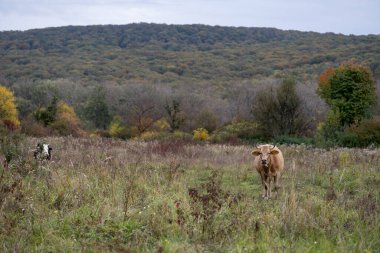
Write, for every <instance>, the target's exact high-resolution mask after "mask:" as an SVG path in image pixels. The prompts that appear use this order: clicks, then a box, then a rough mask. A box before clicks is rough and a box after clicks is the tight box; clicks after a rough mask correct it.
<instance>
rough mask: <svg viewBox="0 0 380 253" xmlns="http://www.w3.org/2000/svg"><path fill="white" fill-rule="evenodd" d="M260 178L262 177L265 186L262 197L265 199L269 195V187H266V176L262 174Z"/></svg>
mask: <svg viewBox="0 0 380 253" xmlns="http://www.w3.org/2000/svg"><path fill="white" fill-rule="evenodd" d="M260 176H261V183H262V185H263V195H262V197H263V198H265V197H266V195H267V185H266V182H265V176H264V174H263V173H260Z"/></svg>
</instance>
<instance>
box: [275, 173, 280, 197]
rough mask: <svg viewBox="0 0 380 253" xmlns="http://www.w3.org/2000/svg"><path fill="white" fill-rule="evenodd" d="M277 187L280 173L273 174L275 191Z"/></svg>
mask: <svg viewBox="0 0 380 253" xmlns="http://www.w3.org/2000/svg"><path fill="white" fill-rule="evenodd" d="M279 189H280V175H279V174H277V175H276V176H274V190H275V191H276V193H277V192H278V190H279Z"/></svg>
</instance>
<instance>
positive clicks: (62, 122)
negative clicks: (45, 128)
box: [51, 100, 85, 136]
mask: <svg viewBox="0 0 380 253" xmlns="http://www.w3.org/2000/svg"><path fill="white" fill-rule="evenodd" d="M51 128H53V129H55V130H57V131H58V133H59V134H61V135H70V134H71V135H73V136H83V135H84V134H85V132H84V131H83V130H82V129H81V127H80V120H79V118H78V116H77V115H76V113H75V111H74V109H73V108H72V107H71V106H70V105H68V104H67V103H66V102H64V101H62V100H61V101H59V102H58V105H57V116H56V120H55V121H54V122H53V123H52V124H51Z"/></svg>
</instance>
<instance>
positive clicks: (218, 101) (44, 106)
mask: <svg viewBox="0 0 380 253" xmlns="http://www.w3.org/2000/svg"><path fill="white" fill-rule="evenodd" d="M10 90H13V92H14V93H13V94H12V92H11V91H10ZM0 92H1V93H2V94H3V95H2V100H1V101H0V104H2V105H1V107H0V108H1V109H0V112H1V113H0V119H1V125H3V127H6V128H9V129H12V130H15V129H19V128H20V126H21V131H23V132H24V133H26V134H29V135H35V136H46V135H74V136H90V135H97V136H103V137H113V138H122V139H128V138H141V139H159V138H184V139H193V138H195V139H198V140H209V141H214V142H233V141H252V142H259V141H278V142H288V143H301V142H308V143H314V144H318V145H321V146H334V145H342V146H367V145H370V144H375V145H377V144H379V143H380V141H379V138H380V120H379V117H378V116H376V115H378V105H377V101H378V100H377V96H376V82H375V80H374V78H373V76H372V73H371V71H370V69H368V68H367V67H364V66H362V65H358V64H354V63H350V62H348V63H344V64H341V65H340V66H339V67H337V68H328V69H326V70H325V71H324V72H323V73H322V74H321V75H320V77H319V81H318V83H302V82H300V81H297V80H296V79H295V78H294V77H293V76H290V75H288V76H284V77H283V78H281V79H267V80H261V81H256V83H239V84H235V85H230V86H227V87H215V86H207V85H204V86H202V85H199V84H195V85H194V84H193V85H191V84H189V85H181V86H171V85H169V84H156V85H148V84H144V83H137V84H133V85H132V84H126V85H116V84H113V83H111V84H107V83H104V84H103V85H100V84H97V85H93V86H84V85H78V83H76V82H74V81H70V80H67V79H59V80H38V81H32V80H26V81H20V82H17V83H15V84H14V85H13V86H11V87H9V88H6V87H2V89H1V90H0ZM14 95H15V96H14ZM16 105H17V109H18V111H17V110H16ZM19 118H20V119H21V123H20V120H19Z"/></svg>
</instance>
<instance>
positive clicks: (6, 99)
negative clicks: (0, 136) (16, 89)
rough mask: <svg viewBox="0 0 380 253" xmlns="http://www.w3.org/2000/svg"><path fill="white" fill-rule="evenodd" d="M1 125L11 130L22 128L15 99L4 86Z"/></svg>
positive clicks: (0, 90) (0, 100) (0, 95)
mask: <svg viewBox="0 0 380 253" xmlns="http://www.w3.org/2000/svg"><path fill="white" fill-rule="evenodd" d="M0 125H4V126H6V127H7V128H9V129H16V128H18V127H19V126H20V121H19V119H18V112H17V108H16V103H15V97H14V96H13V93H12V92H11V91H10V90H9V89H7V88H6V87H4V86H0Z"/></svg>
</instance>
